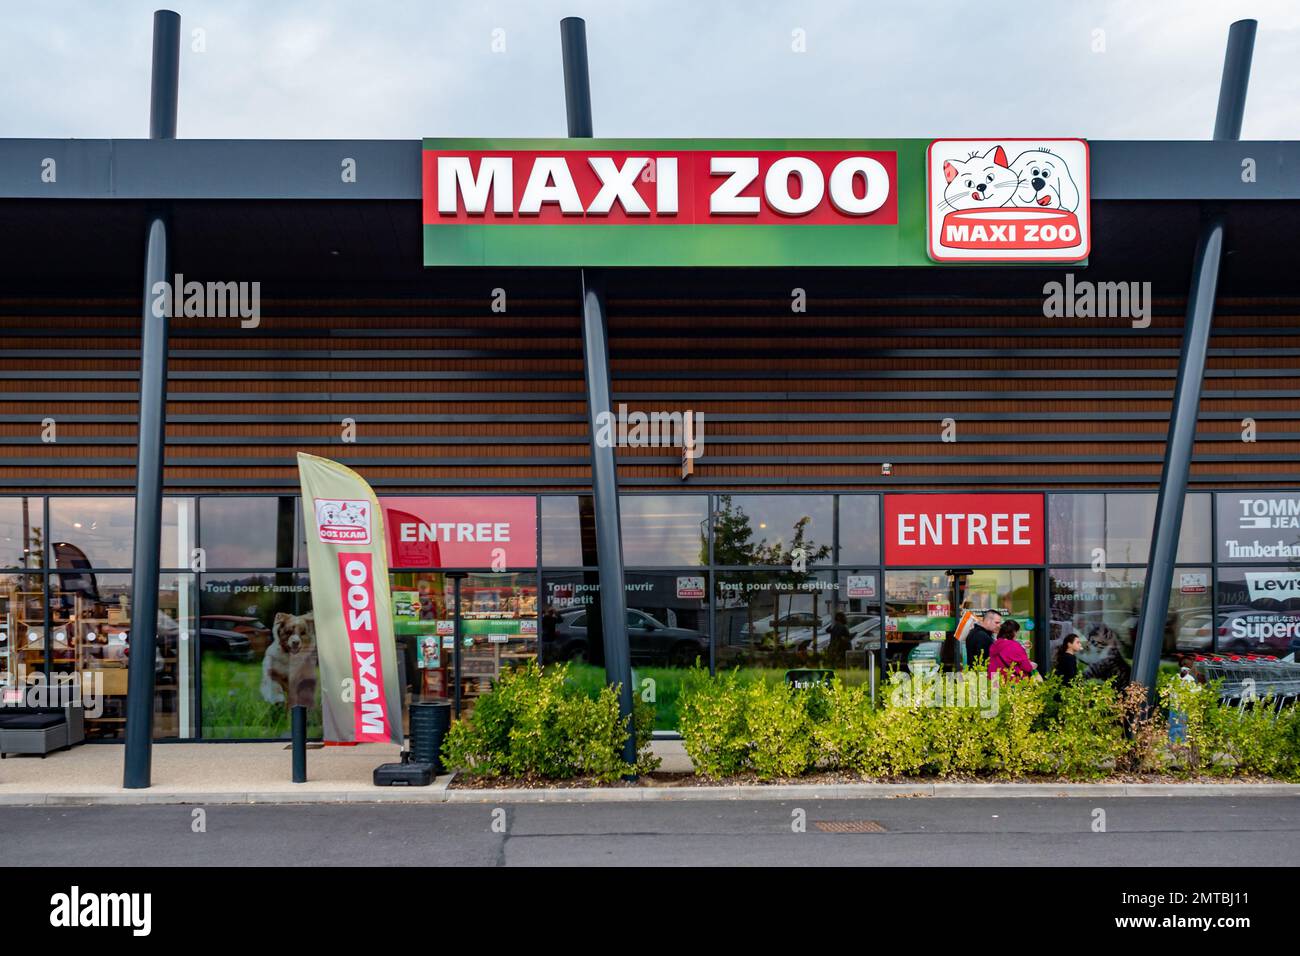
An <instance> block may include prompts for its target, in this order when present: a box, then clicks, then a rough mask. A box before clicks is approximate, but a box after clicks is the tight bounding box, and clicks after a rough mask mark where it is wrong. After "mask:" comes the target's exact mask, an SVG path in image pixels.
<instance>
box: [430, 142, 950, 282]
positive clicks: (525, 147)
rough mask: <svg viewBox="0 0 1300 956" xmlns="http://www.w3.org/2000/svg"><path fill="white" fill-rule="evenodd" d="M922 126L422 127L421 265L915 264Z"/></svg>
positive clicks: (920, 240) (922, 188)
mask: <svg viewBox="0 0 1300 956" xmlns="http://www.w3.org/2000/svg"><path fill="white" fill-rule="evenodd" d="M929 142H930V141H929V140H913V139H904V140H892V139H891V140H834V139H825V140H604V139H590V140H574V139H553V140H535V139H532V140H482V139H426V140H425V141H424V158H423V197H424V199H423V223H424V264H425V265H426V266H921V265H933V264H934V263H933V261H932V260H931V259H930V258H929V256H928V255H927V251H926V217H925V203H926V177H925V162H926V148H927V146H928V145H929Z"/></svg>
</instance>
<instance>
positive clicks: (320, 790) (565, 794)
mask: <svg viewBox="0 0 1300 956" xmlns="http://www.w3.org/2000/svg"><path fill="white" fill-rule="evenodd" d="M653 747H654V750H655V753H656V754H657V755H658V756H659V757H660V758H661V759H662V761H663V764H662V766H661V769H662V770H664V771H667V772H670V773H673V772H676V773H686V772H689V771H690V769H691V763H690V758H689V757H687V756H686V752H685V750H684V749H683V748H682V744H681V741H679V740H656V741H655V742H654V744H653ZM122 756H123V749H122V747H120V746H118V745H115V744H88V745H83V746H80V747H74V748H73V749H72V750H70V751H65V752H60V753H54V754H50V755H49V756H48V757H47V758H45V759H41V758H40V757H19V756H14V757H9V758H7V759H5V760H3V761H0V806H55V805H87V804H144V803H186V804H240V803H388V802H399V803H573V802H602V803H627V802H639V801H663V800H672V801H679V800H681V801H686V800H750V799H757V800H781V799H852V798H858V799H861V798H866V797H878V798H899V797H1083V796H1112V797H1118V796H1129V797H1132V796H1158V797H1170V796H1186V797H1205V796H1220V797H1222V796H1230V797H1253V796H1272V797H1277V796H1294V797H1297V798H1298V799H1300V784H1251V783H1210V784H1204V783H1187V784H1180V783H1171V784H1165V783H1139V784H1124V783H1102V784H1086V783H1085V784H1056V783H898V784H894V783H841V784H770V785H751V786H725V787H720V786H674V785H669V784H665V783H663V782H661V781H652V780H647V781H644V782H643V784H642V785H639V786H621V787H600V788H563V787H556V788H547V789H518V790H505V789H501V790H450V789H448V784H449V783H451V776H450V775H447V776H442V777H439V778H438V779H437V781H435V782H434V784H433V785H431V786H428V787H376V786H374V784H373V782H372V777H371V775H372V773H373V771H374V769H375V767H377V766H378V765H379V764H381V763H387V762H389V761H395V760H397V759H398V748H397V747H395V746H393V745H391V744H362V745H359V746H356V747H323V748H319V749H312V750H309V751H308V752H307V778H308V781H307V783H301V784H295V783H292V782H291V781H290V779H289V775H290V759H291V755H290V751H289V749H288V744H287V743H249V744H224V743H223V744H159V745H158V746H156V747H154V748H153V786H152V787H150V788H149V789H148V790H124V789H122Z"/></svg>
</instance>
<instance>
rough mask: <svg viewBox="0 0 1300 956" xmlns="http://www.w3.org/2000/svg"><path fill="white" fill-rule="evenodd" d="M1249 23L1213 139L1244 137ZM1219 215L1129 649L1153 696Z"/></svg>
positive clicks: (1197, 287) (1199, 252)
mask: <svg viewBox="0 0 1300 956" xmlns="http://www.w3.org/2000/svg"><path fill="white" fill-rule="evenodd" d="M1255 26H1256V23H1255V21H1254V20H1238V21H1237V22H1236V23H1234V24H1233V25H1232V27H1231V29H1230V30H1229V32H1228V52H1227V55H1226V56H1225V58H1224V62H1223V79H1222V81H1221V83H1220V85H1219V107H1218V112H1217V114H1216V117H1215V121H1214V138H1215V139H1216V140H1235V139H1238V138H1239V137H1240V136H1241V119H1242V115H1243V113H1244V112H1245V109H1246V87H1247V85H1248V83H1249V80H1250V59H1251V53H1252V51H1253V49H1254V45H1255ZM1223 228H1224V222H1223V216H1222V214H1221V213H1220V212H1218V211H1208V210H1207V211H1206V213H1205V214H1204V215H1203V218H1202V220H1201V234H1200V238H1199V239H1198V240H1197V243H1196V256H1195V259H1194V260H1193V263H1192V288H1191V292H1190V294H1189V296H1188V300H1187V318H1186V320H1185V322H1184V327H1183V345H1182V352H1181V355H1180V357H1179V361H1178V379H1177V382H1176V383H1175V385H1174V403H1173V408H1172V409H1171V410H1170V418H1169V435H1168V438H1167V439H1166V442H1165V463H1164V468H1163V470H1162V472H1161V475H1160V495H1159V497H1158V498H1157V499H1156V517H1155V529H1154V531H1153V534H1152V537H1151V555H1150V559H1149V561H1148V562H1147V582H1146V589H1145V592H1144V593H1143V595H1142V613H1141V617H1140V618H1139V623H1138V635H1137V640H1136V642H1135V644H1134V648H1133V680H1135V681H1138V682H1140V683H1141V684H1143V685H1144V686H1145V687H1146V688H1147V691H1148V694H1147V700H1148V701H1154V699H1155V697H1154V692H1155V684H1156V675H1157V673H1158V671H1159V667H1160V653H1161V649H1162V646H1163V643H1164V631H1165V618H1166V617H1167V616H1168V614H1169V592H1170V590H1171V589H1172V588H1173V583H1174V565H1175V563H1176V562H1177V557H1178V536H1179V531H1180V530H1181V528H1182V523H1183V499H1184V498H1185V497H1186V495H1187V476H1188V473H1189V471H1190V470H1191V464H1192V450H1193V446H1194V445H1195V443H1196V421H1197V415H1198V412H1199V408H1200V403H1201V380H1202V379H1203V378H1204V375H1205V356H1206V350H1207V349H1208V348H1209V344H1210V330H1211V327H1212V326H1213V324H1214V295H1215V290H1216V289H1217V287H1218V283H1219V262H1220V259H1221V257H1222V254H1223Z"/></svg>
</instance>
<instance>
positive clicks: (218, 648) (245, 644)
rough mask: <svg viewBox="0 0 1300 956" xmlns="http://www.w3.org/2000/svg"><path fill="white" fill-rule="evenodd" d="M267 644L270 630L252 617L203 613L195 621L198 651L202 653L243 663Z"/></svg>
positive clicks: (269, 639) (269, 638) (264, 648)
mask: <svg viewBox="0 0 1300 956" xmlns="http://www.w3.org/2000/svg"><path fill="white" fill-rule="evenodd" d="M270 642H271V629H270V628H268V627H267V626H266V625H265V624H263V623H262V622H261V621H259V620H258V619H257V618H255V617H243V616H240V615H236V614H207V615H204V616H203V617H201V618H200V619H199V648H200V649H201V650H202V651H203V653H205V654H216V655H217V656H219V657H225V658H228V659H230V660H238V661H247V660H252V659H253V657H254V656H255V652H260V651H264V650H266V646H267V645H268V644H269V643H270Z"/></svg>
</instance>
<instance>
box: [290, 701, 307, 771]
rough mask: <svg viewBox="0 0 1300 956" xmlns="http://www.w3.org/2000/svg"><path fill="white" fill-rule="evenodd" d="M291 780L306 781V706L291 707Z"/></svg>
mask: <svg viewBox="0 0 1300 956" xmlns="http://www.w3.org/2000/svg"><path fill="white" fill-rule="evenodd" d="M293 782H294V783H306V782H307V708H306V707H304V706H302V704H299V705H297V706H296V707H294V708H293Z"/></svg>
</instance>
